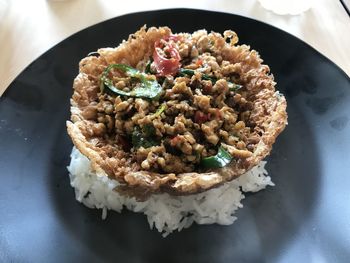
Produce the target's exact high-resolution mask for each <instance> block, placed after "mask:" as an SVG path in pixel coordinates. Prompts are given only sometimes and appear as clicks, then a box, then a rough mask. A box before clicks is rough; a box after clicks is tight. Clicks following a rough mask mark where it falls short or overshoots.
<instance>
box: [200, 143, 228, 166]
mask: <svg viewBox="0 0 350 263" xmlns="http://www.w3.org/2000/svg"><path fill="white" fill-rule="evenodd" d="M232 159H233V157H232V156H231V154H229V153H228V152H227V151H226V150H225V149H224V148H223V147H222V146H220V147H219V150H218V153H217V154H216V155H214V156H210V157H206V158H203V159H202V160H201V163H200V164H201V166H202V167H204V168H222V167H224V166H226V165H228V164H229V163H230V162H231V161H232Z"/></svg>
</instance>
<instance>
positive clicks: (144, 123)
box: [69, 28, 286, 187]
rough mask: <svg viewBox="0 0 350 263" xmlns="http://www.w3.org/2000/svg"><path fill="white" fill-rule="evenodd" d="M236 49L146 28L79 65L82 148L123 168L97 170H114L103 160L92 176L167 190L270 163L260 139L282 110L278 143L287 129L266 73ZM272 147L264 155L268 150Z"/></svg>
mask: <svg viewBox="0 0 350 263" xmlns="http://www.w3.org/2000/svg"><path fill="white" fill-rule="evenodd" d="M147 34H148V36H149V37H148V38H147V37H145V36H146V35H147ZM140 35H142V37H141V38H140V39H142V41H143V42H142V43H143V44H142V45H141V44H140V43H141V42H140V41H141V40H140V41H139V42H137V41H138V36H140ZM237 41H238V38H237V35H236V34H235V33H234V32H233V31H225V32H224V34H223V35H221V34H219V33H214V32H213V33H209V34H208V33H207V32H206V31H205V30H200V31H197V32H195V33H193V34H188V33H181V34H172V33H171V31H170V30H169V29H167V28H160V29H155V28H151V29H149V30H148V31H146V30H145V28H143V29H141V31H139V32H138V33H136V34H135V35H133V36H131V37H130V38H129V40H128V42H126V43H124V44H123V45H121V47H119V48H117V49H116V50H115V51H114V50H113V49H101V50H99V51H98V57H93V56H90V57H87V58H85V59H83V60H82V61H81V63H80V72H81V74H83V75H81V76H80V78H77V79H76V82H75V84H74V87H75V92H74V95H73V98H72V105H73V108H74V107H77V108H79V109H80V111H79V112H80V113H75V111H74V110H72V120H73V122H79V120H80V121H81V122H82V123H83V124H82V123H81V125H80V126H79V129H80V130H81V132H82V133H83V134H84V136H86V140H87V141H90V142H92V141H94V140H96V139H97V141H98V142H97V143H95V144H94V147H100V148H101V147H104V146H105V145H106V144H108V145H109V148H110V147H112V148H113V149H116V150H117V151H121V152H120V153H119V155H122V156H123V158H124V159H123V160H124V163H127V164H128V165H129V167H126V166H124V167H121V166H120V165H119V166H118V167H111V164H110V163H108V162H104V161H103V160H106V159H105V158H110V162H112V159H113V156H112V154H111V153H103V154H99V156H102V157H101V160H100V159H99V160H100V164H99V165H98V166H101V167H102V168H103V167H104V168H105V170H107V171H110V172H109V173H108V174H109V175H111V174H114V175H115V176H116V177H118V176H119V177H120V178H122V177H123V175H124V174H127V173H128V171H132V172H138V171H139V172H140V174H138V175H137V176H138V178H143V179H142V180H146V179H145V178H148V177H147V176H146V174H144V173H143V172H149V176H151V178H152V176H153V174H154V175H157V178H158V177H159V178H163V177H164V178H163V179H164V184H166V183H168V181H167V180H166V179H165V178H166V176H167V175H169V174H171V180H174V175H175V176H176V175H179V176H180V177H179V178H182V177H181V176H182V174H184V173H190V174H191V173H206V172H210V171H212V170H213V169H217V168H222V167H225V166H227V165H230V164H232V163H235V164H236V165H237V167H238V166H241V168H240V169H244V167H246V168H247V167H249V166H250V165H252V164H254V163H256V162H257V160H258V159H259V158H260V159H261V156H262V155H266V154H267V153H268V151H262V150H261V149H262V148H261V147H262V142H264V138H263V136H264V134H265V132H266V131H268V130H269V129H270V128H271V125H272V124H274V123H275V122H276V123H278V121H277V120H272V117H271V116H272V113H273V112H274V111H276V110H277V108H278V107H280V106H281V105H280V104H281V103H283V104H284V106H283V107H282V108H281V112H282V113H281V114H280V115H281V118H282V119H281V122H280V123H279V124H278V125H277V124H276V125H277V127H278V129H276V133H271V134H275V136H274V138H275V137H276V136H277V135H278V133H279V132H280V131H281V129H283V128H284V125H285V122H286V114H285V101H284V98H283V97H279V96H277V95H275V91H274V82H273V78H272V76H271V75H269V68H268V66H266V65H261V62H262V61H261V59H260V58H259V56H258V54H257V53H256V52H255V51H250V50H249V47H247V46H245V45H242V46H239V45H237ZM136 43H138V46H137V45H136ZM126 45H128V46H126ZM134 47H135V48H134ZM136 47H137V48H136ZM128 48H130V49H132V48H134V49H132V50H135V52H134V53H133V54H132V57H131V58H130V59H128V58H127V57H126V56H125V57H123V55H125V54H126V53H127V52H124V53H123V52H122V51H123V49H126V50H128ZM85 87H86V88H85ZM278 100H280V101H278ZM283 111H284V113H283ZM269 114H271V116H269ZM72 129H73V128H71V130H72ZM69 130H70V129H69ZM70 134H71V133H70ZM71 136H72V135H71ZM72 137H74V136H72ZM274 138H273V140H271V142H272V141H274ZM73 141H74V142H75V143H76V142H77V140H74V138H73ZM271 142H270V141H269V143H267V144H266V145H268V147H267V146H263V147H267V148H268V149H270V147H271V145H272V143H273V142H272V143H271ZM89 147H90V146H89ZM107 148H108V147H107ZM109 148H108V149H109ZM94 149H97V148H94ZM86 152H88V151H86ZM113 160H114V159H113ZM96 162H97V161H96ZM113 162H114V161H113ZM115 162H116V163H119V160H118V161H117V160H116V161H115ZM107 163H108V164H107ZM130 169H131V170H130ZM237 169H238V168H237ZM242 171H243V170H242ZM239 173H242V172H241V170H240V172H239ZM141 174H142V176H141ZM191 176H192V177H193V175H191ZM129 177H130V176H128V177H125V178H129ZM130 178H132V176H131V177H130ZM135 178H136V177H135ZM135 178H133V179H130V180H133V182H134V180H135ZM169 178H170V177H169ZM163 179H162V180H163ZM169 180H170V179H169ZM181 180H182V179H181ZM183 180H185V179H183ZM186 180H187V179H186ZM215 180H216V181H217V179H215ZM146 181H147V182H151V181H152V180H151V179H149V178H148V179H147V180H146ZM146 181H145V182H146ZM157 184H161V182H160V181H159V182H158V181H157ZM152 187H157V186H155V185H153V186H152ZM181 187H182V186H181Z"/></svg>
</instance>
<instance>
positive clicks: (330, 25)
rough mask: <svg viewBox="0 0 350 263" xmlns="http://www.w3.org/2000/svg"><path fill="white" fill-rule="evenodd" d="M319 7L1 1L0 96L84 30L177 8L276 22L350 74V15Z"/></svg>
mask: <svg viewBox="0 0 350 263" xmlns="http://www.w3.org/2000/svg"><path fill="white" fill-rule="evenodd" d="M281 1H283V0H281ZM308 1H309V0H308ZM315 3H316V4H314V5H313V6H312V8H311V9H310V10H308V11H306V12H304V13H302V14H300V15H296V16H289V15H286V16H281V15H277V14H274V13H273V12H271V11H267V10H266V9H264V8H263V7H262V6H261V5H260V3H259V2H258V1H256V0H217V1H210V0H186V1H185V0H176V1H167V0H162V1H144V0H143V1H141V0H140V1H136V0H128V1H118V0H115V1H113V0H66V1H52V0H29V1H26V0H0V47H1V48H0V95H1V94H2V93H3V92H4V91H5V90H6V88H7V87H8V86H9V85H10V83H11V82H12V81H13V80H14V79H15V78H16V76H17V75H18V74H19V73H20V72H21V71H22V70H23V69H24V68H25V67H26V66H28V65H29V64H30V63H31V62H32V61H33V60H35V59H36V58H37V57H38V56H40V55H41V54H43V53H44V52H45V51H47V50H48V49H50V48H51V47H52V46H54V45H55V44H57V43H58V42H60V41H62V40H63V39H65V38H66V37H68V36H70V35H72V34H74V33H75V32H77V31H79V30H81V29H83V28H86V27H88V26H90V25H93V24H96V23H99V22H101V21H104V20H107V19H109V18H113V17H116V16H119V15H122V14H127V13H131V12H138V11H145V10H154V9H165V8H179V7H186V8H198V9H206V10H213V11H223V12H228V13H234V14H239V15H243V16H246V17H250V18H254V19H257V20H260V21H263V22H266V23H268V24H272V25H274V26H276V27H278V28H280V29H283V30H285V31H287V32H289V33H291V34H293V35H295V36H297V37H298V38H300V39H302V40H304V41H305V42H307V43H308V44H310V45H311V46H313V47H314V48H315V49H317V50H318V51H319V52H321V53H322V54H324V55H325V56H326V57H328V58H329V59H331V60H332V61H333V62H335V63H336V64H337V65H338V66H339V67H340V68H342V69H343V70H344V71H345V72H346V73H347V74H348V75H349V76H350V17H349V16H348V15H347V13H346V12H345V9H344V8H343V7H342V5H341V3H340V1H338V0H318V1H317V0H316V1H315ZM233 30H234V28H233ZM130 33H132V32H130ZM117 44H118V43H116V45H117Z"/></svg>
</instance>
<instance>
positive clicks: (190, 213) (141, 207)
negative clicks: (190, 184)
mask: <svg viewBox="0 0 350 263" xmlns="http://www.w3.org/2000/svg"><path fill="white" fill-rule="evenodd" d="M265 164H266V162H265V161H262V162H260V164H259V165H257V166H256V167H254V168H253V169H251V170H250V171H248V172H247V173H246V174H244V175H242V176H240V177H239V178H238V179H236V180H233V181H231V182H228V183H225V184H224V185H222V186H220V187H218V188H215V189H211V190H209V191H206V192H204V193H200V194H195V195H190V196H171V195H169V194H158V195H153V196H152V197H150V198H149V199H148V200H147V201H144V202H138V201H136V200H135V198H127V197H124V196H121V195H119V194H118V193H117V192H116V191H113V189H114V188H115V187H116V186H117V185H118V182H117V181H115V180H111V179H109V178H108V177H107V176H106V175H104V174H96V173H94V172H93V171H92V170H91V167H90V161H89V159H88V158H86V157H85V156H84V155H82V154H81V153H80V152H79V150H77V149H76V148H73V150H72V153H71V162H70V165H69V166H68V171H69V173H70V175H69V176H70V182H71V186H72V187H74V189H75V196H76V199H77V200H78V201H79V202H81V203H83V204H84V205H86V206H87V207H89V208H98V209H102V219H105V218H106V217H107V210H114V211H117V212H119V213H120V212H121V211H122V210H123V208H127V209H128V210H131V211H133V212H136V213H143V214H145V215H146V216H147V220H148V223H149V225H150V227H151V229H153V228H156V229H157V230H158V231H159V232H161V233H162V235H163V236H164V237H165V236H167V235H168V234H170V233H172V232H173V231H174V230H178V231H181V230H182V229H184V228H188V227H190V226H191V225H192V223H193V222H196V223H197V224H214V223H216V224H220V225H230V224H232V223H233V222H234V221H235V220H236V219H237V217H235V216H234V213H235V211H236V210H237V209H238V208H241V207H243V205H242V204H241V200H242V199H244V195H243V193H244V192H257V191H259V190H261V189H264V188H265V187H266V186H267V185H270V186H273V185H274V184H273V183H272V181H271V178H270V177H269V176H267V171H266V170H265V168H264V166H265Z"/></svg>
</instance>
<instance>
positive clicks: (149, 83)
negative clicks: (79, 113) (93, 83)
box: [100, 64, 163, 99]
mask: <svg viewBox="0 0 350 263" xmlns="http://www.w3.org/2000/svg"><path fill="white" fill-rule="evenodd" d="M114 68H116V69H119V70H121V71H123V72H124V73H125V74H126V75H127V76H129V77H131V78H134V79H137V80H138V81H139V83H137V84H136V87H135V88H133V89H132V90H131V91H128V92H127V91H123V90H120V89H118V88H117V87H115V86H114V85H113V81H112V80H111V79H110V78H109V77H108V74H109V72H110V71H111V70H112V69H114ZM100 81H101V86H100V90H101V92H104V88H105V87H107V88H108V89H109V90H110V91H111V92H112V93H114V94H116V95H122V96H127V97H138V98H148V99H159V97H160V94H161V93H162V91H163V88H162V86H161V85H159V83H158V82H157V81H156V80H149V79H147V74H145V73H142V72H140V71H138V70H137V69H134V68H132V67H130V66H128V65H124V64H111V65H109V66H108V67H107V68H106V69H105V70H104V71H103V73H102V75H101V77H100Z"/></svg>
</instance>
